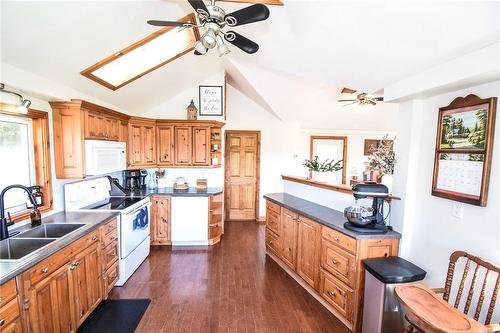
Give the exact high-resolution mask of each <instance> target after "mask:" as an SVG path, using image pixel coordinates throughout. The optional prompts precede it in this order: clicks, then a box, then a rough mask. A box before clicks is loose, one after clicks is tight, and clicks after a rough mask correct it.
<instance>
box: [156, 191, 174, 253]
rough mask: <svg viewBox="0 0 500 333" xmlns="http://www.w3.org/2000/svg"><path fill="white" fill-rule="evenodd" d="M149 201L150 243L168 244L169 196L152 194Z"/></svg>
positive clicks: (169, 225)
mask: <svg viewBox="0 0 500 333" xmlns="http://www.w3.org/2000/svg"><path fill="white" fill-rule="evenodd" d="M151 202H152V205H151V245H170V244H172V238H171V224H170V197H168V196H154V197H152V199H151Z"/></svg>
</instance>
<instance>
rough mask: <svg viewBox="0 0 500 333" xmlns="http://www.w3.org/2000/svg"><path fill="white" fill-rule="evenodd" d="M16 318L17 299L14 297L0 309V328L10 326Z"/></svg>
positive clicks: (17, 313) (17, 310)
mask: <svg viewBox="0 0 500 333" xmlns="http://www.w3.org/2000/svg"><path fill="white" fill-rule="evenodd" d="M18 317H19V304H18V303H17V297H15V298H13V299H11V300H10V301H9V302H8V303H7V304H5V305H4V306H2V307H1V308H0V323H2V325H1V326H5V325H8V324H10V323H11V322H13V321H14V320H15V319H16V318H18ZM1 326H0V327H1ZM1 331H2V332H3V329H1Z"/></svg>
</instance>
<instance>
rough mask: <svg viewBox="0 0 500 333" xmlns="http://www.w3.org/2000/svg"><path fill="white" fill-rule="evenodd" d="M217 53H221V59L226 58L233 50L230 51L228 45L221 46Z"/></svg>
mask: <svg viewBox="0 0 500 333" xmlns="http://www.w3.org/2000/svg"><path fill="white" fill-rule="evenodd" d="M217 51H218V52H219V57H223V56H225V55H226V54H229V53H231V50H230V49H229V47H227V45H226V44H221V45H219V46H218V47H217Z"/></svg>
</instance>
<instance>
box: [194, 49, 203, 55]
mask: <svg viewBox="0 0 500 333" xmlns="http://www.w3.org/2000/svg"><path fill="white" fill-rule="evenodd" d="M194 55H197V56H199V55H203V54H201V53H200V52H198V51H196V50H194Z"/></svg>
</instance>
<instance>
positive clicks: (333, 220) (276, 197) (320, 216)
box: [264, 193, 401, 239]
mask: <svg viewBox="0 0 500 333" xmlns="http://www.w3.org/2000/svg"><path fill="white" fill-rule="evenodd" d="M264 198H266V199H268V200H269V201H272V202H274V203H276V204H278V205H280V206H283V207H285V208H287V209H289V210H291V211H293V212H295V213H298V214H300V215H302V216H305V217H307V218H310V219H311V220H313V221H316V222H318V223H320V224H322V225H325V226H327V227H329V228H332V229H335V230H337V231H339V232H341V233H343V234H345V235H347V236H349V237H352V238H356V239H370V238H377V239H400V238H401V234H400V233H399V232H396V231H392V230H389V231H388V232H387V233H385V234H377V235H373V234H362V233H358V232H355V231H351V230H348V229H346V228H344V223H345V222H346V221H347V219H346V218H345V217H344V213H343V212H339V211H338V210H335V209H331V208H328V207H325V206H321V205H318V204H316V203H314V202H311V201H307V200H304V199H301V198H299V197H296V196H293V195H290V194H287V193H270V194H266V195H264Z"/></svg>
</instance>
